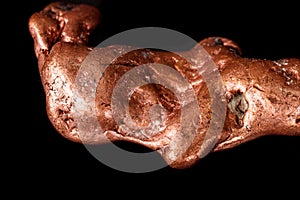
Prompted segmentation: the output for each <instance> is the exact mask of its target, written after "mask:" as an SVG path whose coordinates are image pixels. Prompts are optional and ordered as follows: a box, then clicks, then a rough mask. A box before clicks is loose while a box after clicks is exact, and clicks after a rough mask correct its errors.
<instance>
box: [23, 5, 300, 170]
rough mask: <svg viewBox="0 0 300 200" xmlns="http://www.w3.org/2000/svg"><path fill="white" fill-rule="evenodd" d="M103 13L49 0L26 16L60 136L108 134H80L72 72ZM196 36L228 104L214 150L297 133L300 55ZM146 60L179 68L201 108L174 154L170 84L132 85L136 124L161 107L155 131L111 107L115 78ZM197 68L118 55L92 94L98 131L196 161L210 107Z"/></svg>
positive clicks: (184, 161) (174, 58)
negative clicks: (270, 55) (132, 127)
mask: <svg viewBox="0 0 300 200" xmlns="http://www.w3.org/2000/svg"><path fill="white" fill-rule="evenodd" d="M100 17H101V15H100V12H99V10H98V9H97V8H95V7H93V6H90V5H84V4H71V3H51V4H49V5H48V6H46V7H45V8H44V9H43V10H42V11H40V12H36V13H34V14H33V15H32V16H31V18H30V19H29V30H30V33H31V35H32V37H33V39H34V51H35V54H36V57H37V58H38V67H39V72H40V76H41V80H42V83H43V87H44V91H45V94H46V101H47V102H46V106H47V108H46V109H47V114H48V116H49V119H50V121H51V122H52V124H53V126H54V127H55V128H56V130H57V131H58V132H59V133H60V134H61V135H63V136H64V137H65V138H67V139H70V140H71V141H74V142H79V143H86V144H100V143H104V142H106V140H102V139H101V138H103V137H89V136H87V137H84V138H85V139H84V140H83V139H82V138H81V137H79V133H78V127H77V126H76V123H75V121H74V113H73V112H74V109H73V106H74V102H73V100H74V97H73V95H74V87H75V86H74V84H75V79H76V75H77V72H78V70H79V68H80V66H81V63H82V62H83V60H84V59H85V58H86V56H87V55H88V54H89V53H90V52H91V51H92V50H93V47H90V46H87V42H88V37H89V35H90V34H91V32H92V31H93V30H94V29H95V27H96V26H97V25H98V24H99V23H100ZM199 44H200V45H201V46H202V47H203V48H204V49H205V50H206V51H207V53H208V54H209V55H210V56H211V58H212V60H213V61H214V63H215V64H216V66H217V67H218V69H219V72H220V75H221V77H222V81H223V85H224V92H223V93H222V94H220V97H223V98H224V101H225V102H226V105H227V106H226V110H227V111H226V118H225V122H224V126H223V129H222V132H221V134H220V137H219V138H218V141H217V142H216V144H215V145H214V146H213V148H212V149H211V152H214V151H220V150H224V149H228V148H232V147H235V146H237V145H239V144H241V143H244V142H247V141H250V140H253V139H255V138H258V137H261V136H265V135H270V134H279V135H288V136H296V135H298V136H299V135H300V59H297V58H286V59H280V60H262V59H255V58H245V57H242V56H241V50H240V48H239V46H238V45H237V44H236V43H234V42H233V41H231V40H229V39H226V38H222V37H210V38H206V39H203V40H202V41H200V42H199ZM116 45H117V44H116ZM107 48H110V49H111V48H114V46H110V47H107ZM115 48H118V47H117V46H115ZM145 54H146V55H147V56H145ZM108 56H109V55H108ZM145 63H159V64H164V65H167V66H170V67H172V68H174V69H176V70H177V71H178V72H179V73H180V74H182V76H184V78H185V79H186V80H188V82H189V83H191V85H192V86H193V89H194V91H195V94H196V96H197V101H198V104H199V107H200V111H201V112H199V117H200V118H201V120H199V124H197V127H198V128H197V133H196V135H195V137H194V139H193V141H192V143H191V144H190V146H189V147H188V148H187V150H186V151H185V152H184V153H183V154H182V155H181V156H179V157H177V158H176V160H172V159H171V158H170V157H171V156H170V155H169V154H170V152H171V151H168V148H169V143H170V141H171V140H172V137H175V135H176V130H177V129H179V127H180V117H179V116H180V112H181V111H180V110H181V106H180V103H179V102H178V99H177V98H176V96H174V94H173V93H172V92H171V91H170V90H168V89H166V88H164V87H161V86H159V85H155V84H148V85H144V86H142V87H140V88H139V89H138V90H135V91H134V93H133V94H132V96H131V99H130V101H129V110H130V113H131V117H132V119H133V121H134V122H135V123H136V124H137V125H139V126H146V125H148V124H149V123H150V119H149V111H150V108H151V107H152V106H153V105H156V104H159V105H161V106H162V107H164V108H165V111H166V116H165V119H166V124H165V125H164V127H163V128H161V129H160V132H159V133H156V134H151V133H147V132H146V133H145V134H142V135H138V134H134V133H132V132H130V131H128V129H126V127H124V126H122V127H120V126H119V125H118V124H117V123H116V122H115V120H114V118H113V115H112V114H111V112H112V108H111V96H112V92H113V89H114V87H115V86H116V84H117V80H119V79H120V78H121V77H122V76H123V75H124V74H125V73H126V72H128V71H129V70H130V69H132V68H134V67H136V66H139V65H142V64H145ZM195 74H196V73H195V69H193V68H192V67H191V66H190V64H189V63H188V62H187V61H186V60H184V59H183V58H182V57H180V56H178V55H176V54H174V53H171V52H165V51H158V50H153V49H143V50H135V51H133V52H130V53H127V54H126V55H124V56H122V57H120V58H118V59H116V60H115V61H114V62H113V63H111V64H110V66H109V67H108V68H107V70H106V71H105V73H104V75H103V77H102V79H101V80H100V81H99V82H98V86H97V92H96V95H95V106H96V109H95V110H96V116H97V119H98V123H99V124H100V125H101V128H102V129H103V135H105V136H106V137H107V138H109V139H110V140H111V141H118V140H124V141H129V142H134V143H137V144H141V145H144V146H146V147H149V148H150V149H153V150H157V151H158V152H159V153H160V154H161V155H162V157H163V158H164V159H165V160H166V161H167V162H168V163H169V164H170V166H172V167H174V168H186V167H189V166H191V165H193V164H194V163H196V161H198V160H199V159H200V158H201V155H199V150H200V149H201V146H202V145H203V141H204V137H205V132H206V131H207V129H208V127H209V124H210V119H211V116H210V115H211V113H212V110H211V106H210V103H211V101H210V98H209V91H208V88H207V86H206V84H205V81H203V79H202V77H201V76H199V75H197V74H196V75H195ZM168 78H170V79H172V77H168ZM178 87H179V86H178ZM125 125H126V124H125ZM174 130H175V131H174ZM182 140H184V137H182ZM173 153H174V152H173Z"/></svg>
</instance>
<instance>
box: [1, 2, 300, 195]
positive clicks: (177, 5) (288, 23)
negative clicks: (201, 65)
mask: <svg viewBox="0 0 300 200" xmlns="http://www.w3.org/2000/svg"><path fill="white" fill-rule="evenodd" d="M50 2H52V1H50V0H44V1H41V0H27V1H22V2H18V3H15V5H11V6H9V7H8V8H9V10H11V11H12V12H11V14H9V15H6V16H5V17H3V19H2V20H3V21H4V22H7V21H8V20H12V21H9V23H8V25H7V26H6V27H12V29H10V30H5V26H4V25H3V27H4V28H3V30H4V31H3V32H5V33H8V36H7V37H5V39H4V40H5V44H8V48H7V49H8V50H6V52H7V53H8V55H9V57H7V58H4V59H8V58H9V61H10V63H9V65H7V64H5V67H6V68H8V69H9V75H8V77H4V79H5V80H6V79H7V78H8V79H9V80H10V81H9V82H7V81H6V84H5V87H4V88H6V89H7V88H9V89H8V93H7V94H11V95H13V98H9V102H10V103H13V105H12V106H10V107H7V108H6V109H8V108H9V109H8V113H9V114H8V115H6V119H8V122H7V123H5V124H4V126H5V127H9V128H8V129H4V130H5V131H3V133H7V134H4V135H9V136H12V138H10V139H8V140H5V141H4V143H5V144H6V145H7V144H8V145H9V151H6V152H7V153H6V155H9V156H8V157H9V160H10V161H9V162H8V164H11V166H12V167H10V165H8V166H9V169H10V170H12V171H10V172H11V174H12V175H16V179H14V183H15V182H16V183H18V182H20V181H21V183H22V184H24V185H27V184H29V182H28V181H29V180H31V183H32V182H33V183H36V184H34V185H36V186H38V185H39V186H43V185H44V184H46V183H47V184H49V185H52V186H53V184H50V183H51V182H50V180H51V181H53V182H52V183H54V186H55V187H53V188H52V189H51V191H56V190H55V188H56V189H58V188H63V185H64V184H65V185H67V184H68V185H72V184H74V192H75V193H76V192H77V191H78V190H79V187H80V186H82V185H93V186H96V188H97V187H98V185H99V190H100V188H102V185H103V184H106V185H109V186H111V187H114V188H116V191H117V190H118V188H123V187H124V186H132V187H137V186H139V187H138V188H139V189H138V190H141V191H142V192H144V193H145V195H146V192H147V194H148V193H150V194H154V193H156V192H157V191H158V190H160V191H163V190H165V191H167V192H173V193H177V192H183V193H185V194H188V193H191V191H192V193H195V196H199V197H201V194H202V193H201V192H202V191H204V190H206V189H209V188H210V189H212V188H213V189H215V191H217V192H216V194H217V193H218V191H219V190H220V189H221V188H223V187H225V188H226V190H225V192H222V193H221V196H224V197H227V196H230V195H229V194H228V193H231V192H232V191H234V190H241V191H242V192H244V193H243V196H245V194H249V193H252V194H253V192H254V194H255V195H256V194H257V195H258V194H259V193H256V191H257V190H261V191H266V189H267V188H268V187H269V186H272V187H273V188H274V187H275V188H276V189H274V190H273V189H271V190H267V191H268V192H266V193H267V194H269V193H270V194H272V193H277V192H279V191H281V189H282V188H286V190H284V192H285V193H295V194H297V193H296V192H297V191H296V190H294V188H295V189H296V188H297V187H298V185H299V180H300V172H299V169H300V164H299V163H300V138H299V137H279V136H278V137H275V136H274V137H273V136H270V137H264V138H260V139H256V140H254V141H251V142H248V143H245V144H243V145H240V146H239V147H236V148H234V149H231V150H226V151H223V152H218V153H212V154H209V155H208V156H207V157H205V158H204V159H203V160H201V161H200V162H199V163H198V164H196V165H195V166H193V167H191V168H188V169H184V170H175V169H172V168H169V167H166V168H163V169H161V170H158V171H154V172H151V173H143V174H131V173H125V172H120V171H117V170H114V169H112V168H110V167H108V166H106V165H104V164H102V163H101V162H99V161H97V160H96V159H95V158H94V157H93V156H92V155H91V154H90V153H89V152H88V151H87V150H86V149H85V147H84V146H83V145H80V144H76V143H73V142H70V141H68V140H66V139H65V138H63V137H62V136H60V135H59V134H58V133H57V132H56V130H55V129H54V128H53V127H52V125H51V124H50V122H49V120H48V118H47V115H46V113H45V97H44V93H43V89H42V85H41V80H40V77H39V73H38V68H37V60H36V57H35V55H34V51H33V40H32V38H31V36H30V34H29V32H28V24H27V22H28V19H29V17H30V15H31V14H32V13H33V12H36V11H40V10H42V9H43V8H44V6H46V5H47V4H48V3H50ZM73 2H86V3H90V4H93V5H96V6H98V7H99V8H100V10H101V12H102V24H101V25H100V26H99V27H98V28H97V29H96V30H95V32H94V33H93V35H92V36H91V40H90V42H91V44H97V43H99V42H101V41H102V40H104V39H106V38H107V37H109V36H112V35H114V34H116V33H119V32H121V31H125V30H127V29H131V28H137V27H144V26H155V27H165V28H170V29H174V30H177V31H180V32H182V33H184V34H186V35H188V36H190V37H192V38H193V39H195V40H197V41H200V40H201V39H204V38H205V37H209V36H223V37H227V38H229V39H232V40H234V41H235V42H237V43H238V44H239V45H240V47H241V48H242V51H243V56H245V57H254V58H264V59H279V58H283V57H298V58H300V51H299V50H300V47H299V46H300V40H299V35H300V31H299V19H300V17H299V10H298V8H297V5H296V3H295V4H292V3H288V2H285V3H283V2H279V3H272V4H271V3H269V4H268V3H267V4H261V3H260V2H254V1H238V2H236V3H229V2H226V1H222V2H214V1H187V0H186V1H166V0H164V1H163V0H162V1H158V0H152V1H122V0H119V1H117V0H103V2H102V3H100V2H99V1H96V0H95V1H92V0H89V1H84V0H82V1H73ZM6 29H8V28H6ZM5 76H6V75H5ZM12 77H13V78H12ZM16 82H17V84H15V83H16ZM8 83H9V84H8ZM10 85H11V86H10ZM125 146H126V145H125ZM129 146H130V145H129ZM12 147H13V148H12ZM130 148H133V149H134V148H135V149H139V148H142V147H138V146H135V145H132V146H131V147H130ZM12 149H13V150H14V151H11V150H12ZM12 177H14V176H12ZM150 179H151V181H153V182H151V185H152V188H149V186H148V187H147V188H144V190H143V187H141V186H143V185H144V184H146V183H147V182H149V181H150ZM169 180H173V181H169ZM91 181H94V183H92V182H91ZM110 181H112V182H111V183H110ZM131 181H133V183H131ZM129 182H130V183H129ZM14 183H13V184H12V185H14ZM60 183H62V185H61V186H59V187H57V185H60ZM171 183H173V185H174V186H175V185H176V186H177V187H178V190H177V189H171V190H169V189H166V187H167V185H169V184H171ZM198 186H199V187H198ZM200 186H201V187H200ZM292 186H294V187H292ZM181 187H188V190H180V188H181ZM45 188H47V187H45ZM189 188H190V190H189ZM191 188H196V190H195V189H193V190H191ZM197 188H198V189H197ZM102 189H103V188H102ZM201 189H202V190H201ZM133 191H134V188H133ZM188 191H190V192H188ZM226 191H227V192H226ZM229 191H231V192H229ZM78 192H79V191H78ZM94 192H96V190H94ZM197 192H199V194H198V193H197ZM50 193H51V192H50ZM133 193H134V192H133ZM133 193H130V194H133ZM110 194H112V195H114V192H113V193H110ZM156 194H157V193H156ZM211 194H212V195H215V193H211ZM193 195H194V194H193ZM232 195H234V193H233V194H232ZM298 196H299V195H298Z"/></svg>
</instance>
